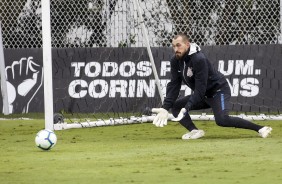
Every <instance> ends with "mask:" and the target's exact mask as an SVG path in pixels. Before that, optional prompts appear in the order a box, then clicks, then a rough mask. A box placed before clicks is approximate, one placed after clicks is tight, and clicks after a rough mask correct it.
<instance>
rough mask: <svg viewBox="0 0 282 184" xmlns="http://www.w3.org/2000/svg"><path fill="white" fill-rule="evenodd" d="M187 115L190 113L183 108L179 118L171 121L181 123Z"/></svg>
mask: <svg viewBox="0 0 282 184" xmlns="http://www.w3.org/2000/svg"><path fill="white" fill-rule="evenodd" d="M187 113H188V111H187V110H186V109H185V108H182V109H181V110H180V112H179V114H178V116H177V117H176V118H173V119H171V121H180V120H182V118H184V116H186V114H187Z"/></svg>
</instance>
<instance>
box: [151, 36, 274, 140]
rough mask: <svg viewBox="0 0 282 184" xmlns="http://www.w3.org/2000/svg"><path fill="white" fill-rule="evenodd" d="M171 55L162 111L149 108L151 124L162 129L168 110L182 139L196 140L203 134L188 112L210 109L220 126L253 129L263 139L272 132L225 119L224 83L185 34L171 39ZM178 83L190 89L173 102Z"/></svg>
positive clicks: (227, 92)
mask: <svg viewBox="0 0 282 184" xmlns="http://www.w3.org/2000/svg"><path fill="white" fill-rule="evenodd" d="M172 45H173V50H174V52H175V55H174V56H173V58H172V59H171V61H170V64H171V81H170V82H169V83H168V85H167V88H166V98H165V100H164V102H163V105H162V108H153V109H152V112H155V113H158V114H157V116H156V117H155V119H154V121H153V124H154V125H156V126H157V127H163V126H164V125H166V124H167V119H168V110H169V109H171V111H172V114H173V116H174V117H176V118H174V119H172V121H179V122H180V124H181V125H182V126H184V127H185V128H186V129H187V130H188V131H189V132H188V133H186V134H184V135H183V136H182V139H198V138H200V137H203V136H204V135H205V132H204V131H203V130H199V129H198V128H197V127H196V126H195V124H194V123H193V122H192V120H191V117H190V115H189V111H191V110H199V109H206V108H212V110H213V113H214V117H215V122H216V124H217V125H219V126H223V127H235V128H244V129H250V130H254V131H256V132H258V133H259V135H260V136H261V137H263V138H266V137H267V136H268V135H269V134H270V133H271V131H272V128H271V127H267V126H260V125H257V124H254V123H252V122H250V121H247V120H244V119H241V118H238V117H231V116H229V105H230V97H231V91H230V87H229V85H228V83H227V80H226V79H225V77H224V76H223V74H221V73H220V72H218V71H217V70H215V69H214V68H213V66H212V65H211V63H210V62H209V60H208V59H207V58H206V56H205V55H204V54H203V53H202V52H201V49H200V47H199V46H198V45H197V44H195V43H190V41H189V38H188V36H187V35H186V34H183V33H180V34H178V35H176V36H175V37H174V38H173V40H172ZM182 81H183V82H184V83H185V84H186V85H187V86H188V87H189V88H191V89H192V90H193V93H192V94H191V95H188V96H185V97H183V98H180V99H177V97H178V95H179V91H180V88H181V83H182Z"/></svg>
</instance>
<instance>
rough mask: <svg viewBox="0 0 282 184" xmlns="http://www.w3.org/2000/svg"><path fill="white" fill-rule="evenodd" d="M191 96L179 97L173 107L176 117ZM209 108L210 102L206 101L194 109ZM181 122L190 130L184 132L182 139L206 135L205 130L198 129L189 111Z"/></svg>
mask: <svg viewBox="0 0 282 184" xmlns="http://www.w3.org/2000/svg"><path fill="white" fill-rule="evenodd" d="M189 98H190V96H186V97H183V98H181V99H178V100H177V101H176V102H175V103H174V106H173V108H172V114H173V116H174V117H177V115H178V114H179V112H180V110H181V109H182V108H184V107H185V105H186V104H187V102H188V100H189ZM206 108H209V106H208V104H206V103H205V102H203V103H200V104H198V105H197V107H196V109H193V110H198V109H206ZM179 123H180V124H181V125H182V126H184V128H186V129H187V130H189V131H190V132H188V133H186V134H184V135H183V136H182V139H198V138H200V137H203V136H204V135H205V132H204V131H203V130H198V128H197V127H196V125H195V124H194V123H193V121H192V119H191V117H190V115H189V113H187V114H186V115H185V116H184V118H183V119H181V120H180V121H179Z"/></svg>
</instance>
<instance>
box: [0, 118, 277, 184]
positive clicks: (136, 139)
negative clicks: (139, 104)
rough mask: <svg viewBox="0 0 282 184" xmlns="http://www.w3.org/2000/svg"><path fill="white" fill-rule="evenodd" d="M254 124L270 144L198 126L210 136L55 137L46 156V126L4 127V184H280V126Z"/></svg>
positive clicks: (0, 136)
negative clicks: (264, 128) (41, 135)
mask: <svg viewBox="0 0 282 184" xmlns="http://www.w3.org/2000/svg"><path fill="white" fill-rule="evenodd" d="M257 123H258V124H262V125H270V126H272V127H273V132H272V135H271V137H269V138H266V139H263V138H260V137H259V136H258V134H257V133H256V132H253V131H250V130H241V129H234V128H222V127H218V126H216V125H215V123H214V122H200V121H197V122H196V124H197V125H198V127H199V128H201V129H203V130H205V131H206V136H205V137H204V138H202V139H198V140H189V141H183V140H181V139H180V137H181V135H182V134H184V133H185V130H184V128H182V127H181V126H180V125H179V124H176V123H169V125H168V126H166V127H164V128H156V127H155V126H153V125H152V124H150V123H145V124H134V125H122V126H110V127H96V128H86V129H71V130H64V131H56V134H57V137H58V142H57V145H56V146H55V147H54V148H53V149H52V150H51V151H41V150H40V149H39V148H37V147H36V146H35V143H34V138H35V135H36V133H37V132H38V131H39V130H41V129H43V127H44V122H43V120H1V121H0V129H1V131H0V141H1V144H0V149H1V152H0V162H1V164H0V183H1V184H6V183H11V184H19V183H24V184H25V183H28V184H31V183H36V184H38V183H60V184H61V183H63V184H64V183H73V184H84V183H91V184H93V183H97V184H104V183H105V184H108V183H146V184H147V183H162V184H163V183H173V184H175V183H177V184H178V183H193V184H205V183H207V184H228V183H236V184H237V183H242V184H253V183H254V184H260V183H261V184H265V183H268V184H276V183H277V184H278V183H279V184H281V183H282V133H281V132H282V122H279V121H259V122H257Z"/></svg>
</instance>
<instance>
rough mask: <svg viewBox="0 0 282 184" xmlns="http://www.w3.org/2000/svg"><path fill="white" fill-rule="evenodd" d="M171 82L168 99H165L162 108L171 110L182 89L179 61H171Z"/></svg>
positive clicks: (168, 88)
mask: <svg viewBox="0 0 282 184" xmlns="http://www.w3.org/2000/svg"><path fill="white" fill-rule="evenodd" d="M170 66H171V80H170V82H169V83H168V84H167V87H166V97H165V99H164V102H163V105H162V108H164V109H166V110H169V109H170V108H171V107H172V106H173V103H174V102H175V100H176V99H177V97H178V95H179V91H180V88H181V82H182V79H181V71H179V66H178V61H177V60H175V59H171V61H170Z"/></svg>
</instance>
